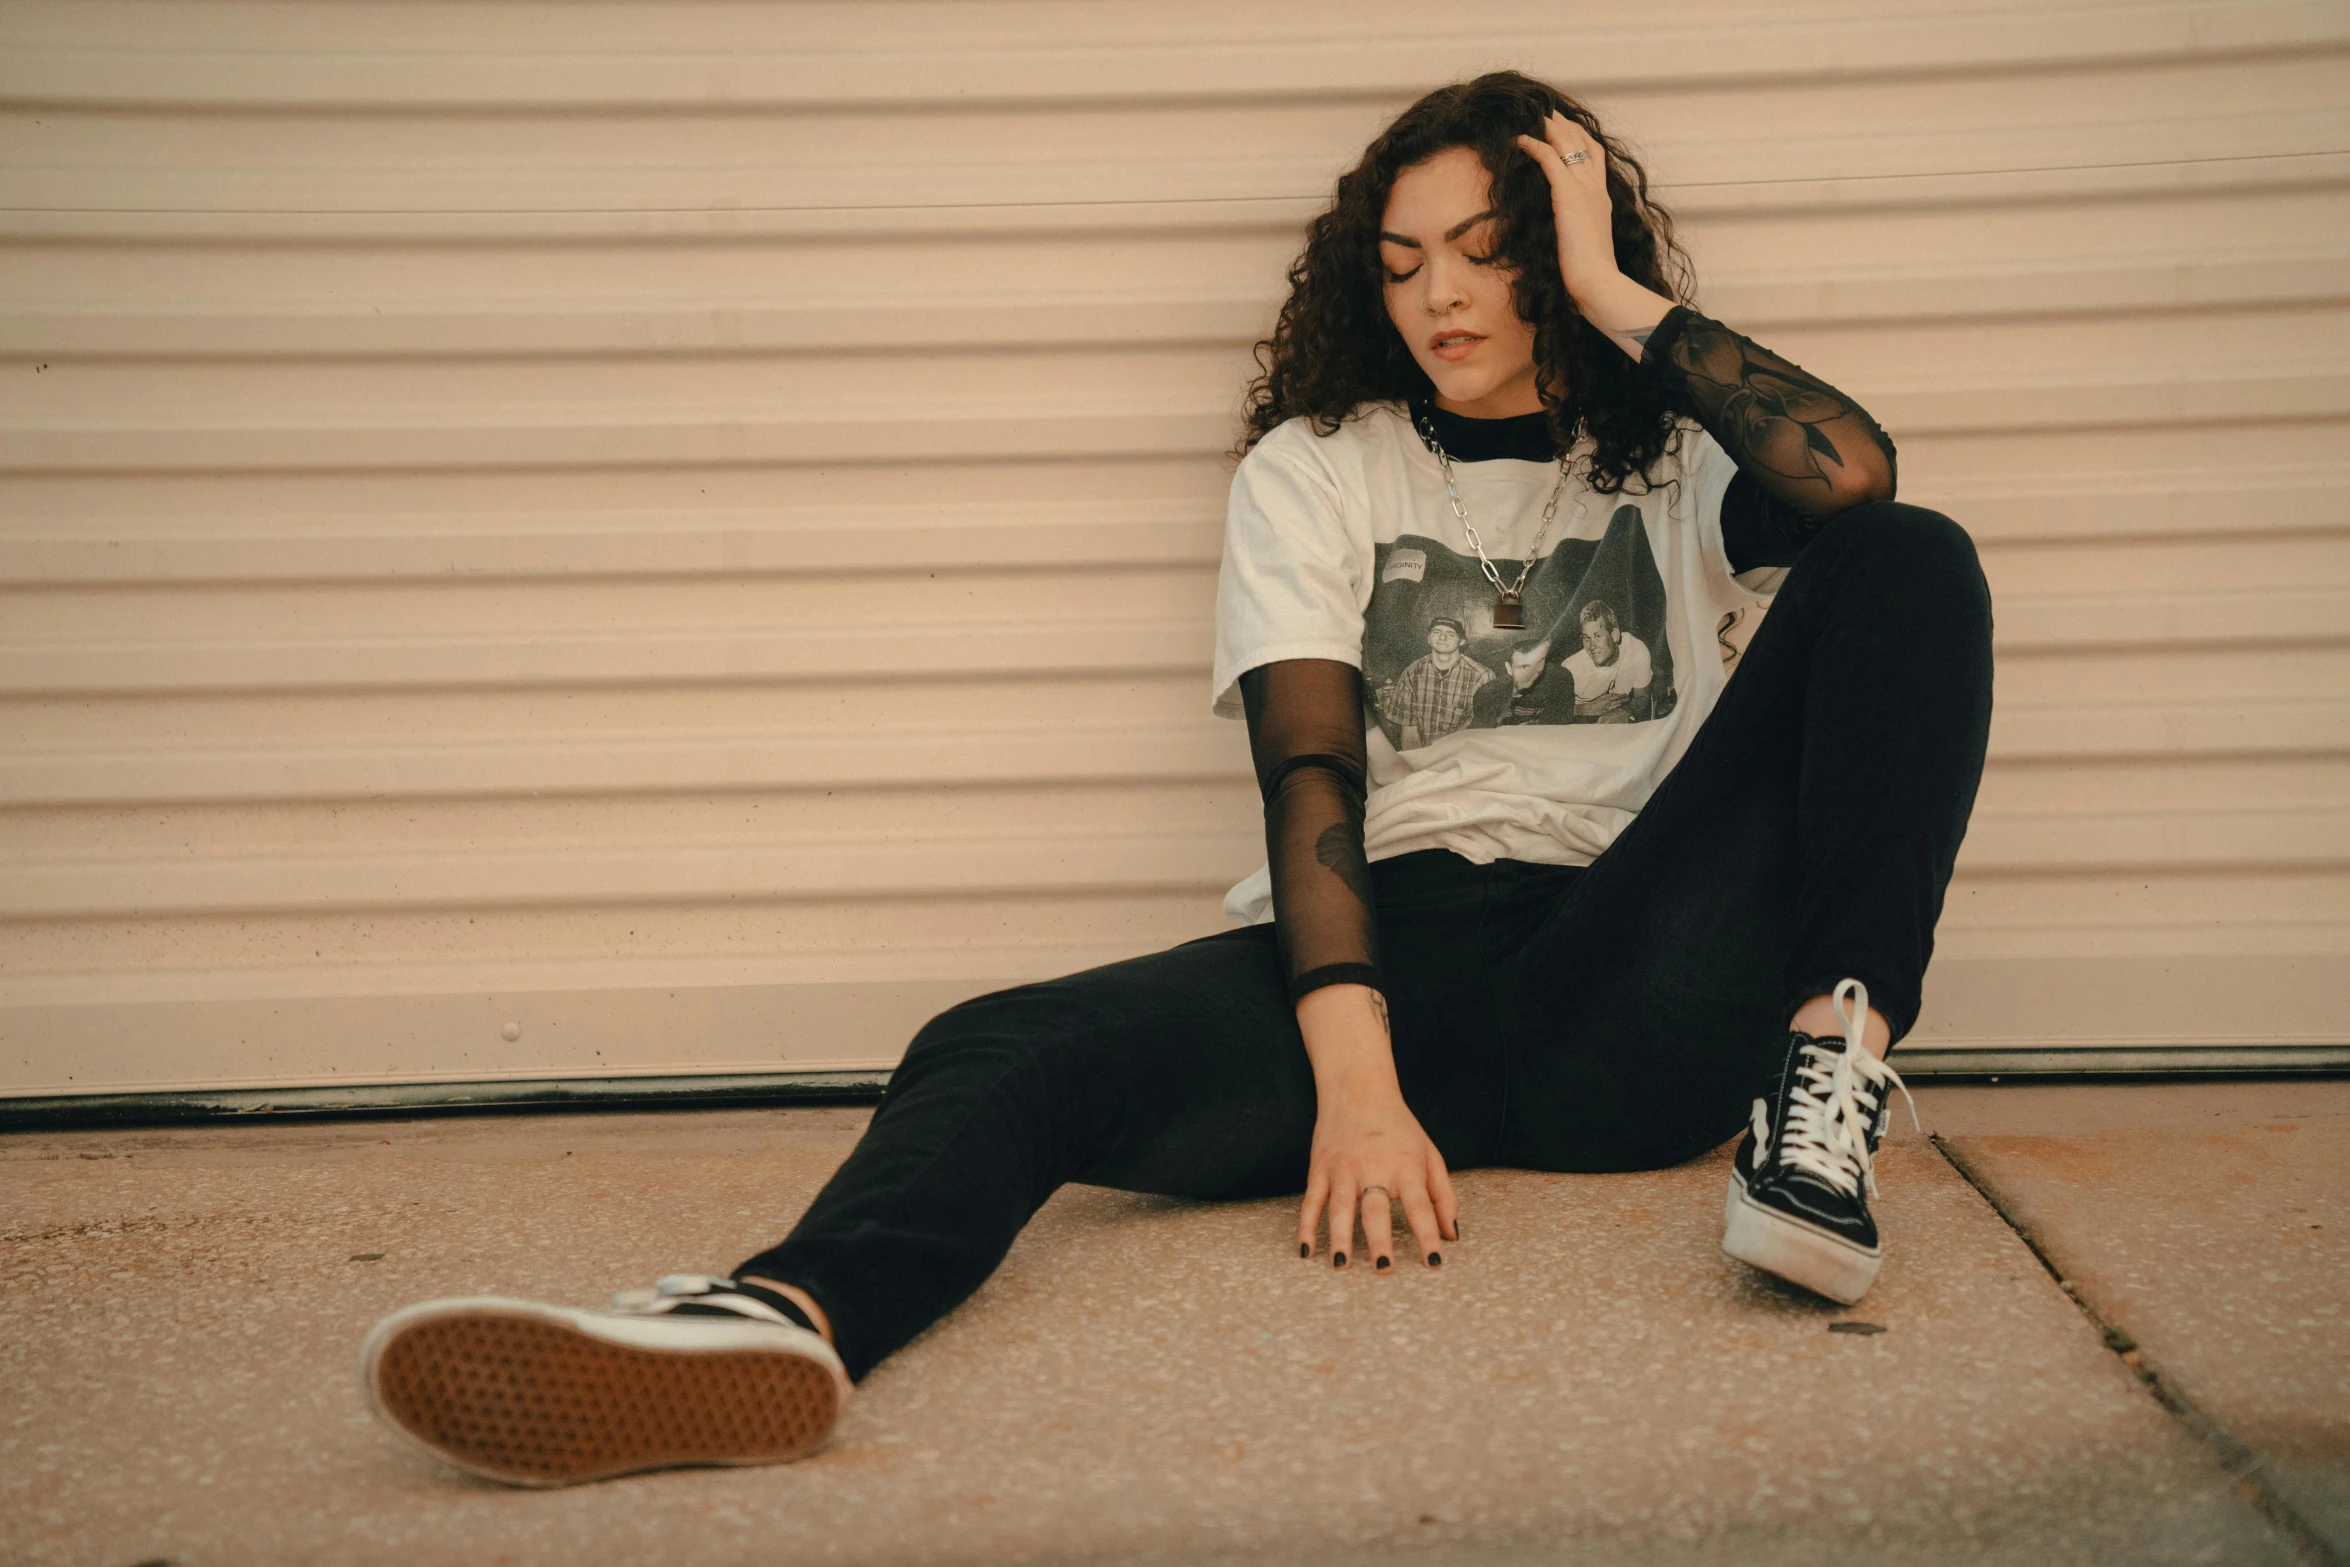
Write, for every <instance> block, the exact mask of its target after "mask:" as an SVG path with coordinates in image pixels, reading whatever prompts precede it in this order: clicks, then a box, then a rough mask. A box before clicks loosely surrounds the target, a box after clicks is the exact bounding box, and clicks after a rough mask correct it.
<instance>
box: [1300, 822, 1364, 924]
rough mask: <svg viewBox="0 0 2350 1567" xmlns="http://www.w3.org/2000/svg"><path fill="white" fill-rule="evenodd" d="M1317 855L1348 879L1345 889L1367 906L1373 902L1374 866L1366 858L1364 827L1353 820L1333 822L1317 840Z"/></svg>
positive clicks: (1337, 874) (1318, 858)
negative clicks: (1372, 876)
mask: <svg viewBox="0 0 2350 1567" xmlns="http://www.w3.org/2000/svg"><path fill="white" fill-rule="evenodd" d="M1314 858H1315V860H1317V861H1318V862H1319V863H1320V864H1321V866H1322V868H1323V869H1324V870H1327V871H1329V872H1330V873H1331V874H1332V875H1334V876H1336V877H1337V878H1338V879H1339V880H1340V881H1342V882H1345V883H1346V890H1347V891H1349V892H1351V893H1353V894H1354V895H1355V900H1356V901H1357V902H1359V903H1360V904H1362V906H1363V907H1364V908H1366V909H1367V908H1370V907H1371V906H1372V898H1373V895H1372V892H1371V866H1370V862H1369V861H1367V860H1365V859H1364V858H1363V829H1362V828H1361V826H1360V825H1358V824H1357V823H1354V822H1332V823H1331V824H1330V825H1329V826H1327V827H1325V828H1323V829H1322V833H1321V836H1320V837H1318V838H1316V839H1315V840H1314Z"/></svg>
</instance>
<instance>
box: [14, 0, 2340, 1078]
mask: <svg viewBox="0 0 2350 1567" xmlns="http://www.w3.org/2000/svg"><path fill="white" fill-rule="evenodd" d="M1568 10H1571V11H1572V12H1573V16H1574V20H1575V23H1576V25H1575V26H1574V27H1573V28H1571V29H1570V28H1568V27H1566V26H1565V25H1563V24H1564V19H1565V17H1566V15H1567V13H1566V11H1562V9H1561V8H1560V7H1559V6H1558V5H1556V4H1555V3H1552V0H1543V3H1541V4H1526V3H1507V4H1487V5H1483V6H1480V7H1477V8H1476V9H1475V11H1474V12H1473V18H1474V26H1475V27H1476V29H1477V31H1476V32H1475V33H1474V34H1472V35H1466V36H1453V37H1451V38H1449V39H1448V40H1447V41H1444V42H1442V43H1430V42H1425V41H1423V39H1424V37H1425V35H1426V34H1427V32H1428V28H1427V25H1426V23H1427V19H1428V13H1427V11H1426V8H1425V7H1424V6H1421V5H1417V4H1395V3H1385V0H1382V3H1376V4H1365V3H1360V0H1356V3H1348V4H1338V3H1336V0H1321V3H1313V4H1303V3H1300V4H1274V5H1265V4H1261V3H1258V4H1238V3H1232V4H1224V3H1215V4H1188V3H1187V4H1185V5H1181V6H1166V5H1157V4H1140V3H1135V4H1126V3H1089V4H1077V3H1069V0H1029V3H994V0H969V3H881V4H847V3H836V4H818V3H811V4H759V5H753V4H693V3H676V4H656V3H651V0H641V3H606V4H587V3H583V4H578V5H565V6H546V5H540V4H533V3H524V0H515V3H504V4H500V3H485V4H457V3H448V4H427V3H401V4H376V3H343V0H311V3H241V0H135V3H117V0H12V3H11V4H9V5H8V6H7V7H6V8H5V9H4V10H0V28H4V29H5V33H6V39H5V43H6V52H5V56H4V57H0V72H4V73H5V74H4V79H0V96H4V98H5V104H4V106H0V115H4V123H5V126H6V148H7V151H6V154H5V157H6V167H5V169H4V171H0V209H4V210H0V334H4V339H5V340H4V341H0V364H4V369H5V377H6V388H7V389H6V392H5V394H4V401H0V499H4V502H5V505H4V507H0V510H4V512H5V520H4V522H0V530H4V531H0V572H4V575H5V590H4V592H5V598H4V601H0V602H4V604H5V613H4V615H0V704H4V706H5V727H4V730H0V732H4V733H5V735H6V739H7V744H6V750H5V754H4V755H0V812H4V820H5V831H6V835H7V837H6V843H7V867H6V871H5V880H4V882H0V900H4V901H0V942H4V943H5V950H4V962H5V968H4V970H0V974H4V976H5V979H4V982H5V984H6V987H7V995H6V998H5V1006H4V1007H0V1030H4V1037H0V1094H5V1095H10V1096H17V1097H25V1096H43V1095H56V1094H112V1093H126V1092H153V1091H165V1090H185V1089H203V1090H216V1089H226V1088H269V1087H280V1086H292V1085H321V1084H364V1083H429V1082H456V1081H474V1082H478V1081H489V1080H499V1079H507V1080H511V1079H550V1078H610V1077H665V1076H687V1075H706V1074H739V1073H773V1072H793V1071H821V1070H827V1069H833V1070H870V1069H874V1068H879V1067H884V1066H886V1065H887V1064H888V1063H889V1062H890V1061H891V1060H892V1059H893V1058H894V1056H895V1054H896V1052H897V1050H898V1049H899V1047H900V1045H901V1044H902V1042H903V1040H904V1038H905V1036H906V1034H907V1032H908V1031H909V1030H910V1028H911V1027H912V1026H913V1025H914V1024H916V1023H917V1022H918V1021H919V1020H920V1019H921V1018H922V1017H923V1016H925V1015H927V1014H928V1013H929V1012H930V1011H932V1010H935V1009H936V1008H937V1007H938V1006H940V1005H941V1004H943V1003H945V1002H947V1001H949V1000H951V999H953V998H955V997H957V996H959V995H963V994H967V993H970V992H973V991H976V990H978V989H982V988H986V987H990V986H993V985H995V984H997V983H999V982H1001V981H1005V980H1009V979H1014V978H1024V977H1031V976H1035V975H1040V974H1044V973H1048V972H1053V971H1058V970H1065V969H1068V968H1071V967H1074V966H1078V965H1082V964H1087V963H1091V962H1095V961H1099V960H1104V959H1108V958H1112V957H1116V956H1122V955H1126V954H1129V953H1132V952H1136V951H1139V950H1143V949H1147V948H1150V947H1154V946H1158V945H1163V944H1166V943H1169V942H1171V941H1174V940H1177V939H1180V938H1183V937H1187V936H1190V935H1194V934H1198V933H1201V932H1204V931H1207V930H1210V929H1213V928H1216V926H1217V925H1218V924H1219V923H1220V920H1219V916H1218V914H1217V911H1216V905H1217V898H1218V894H1219V893H1220V891H1221V889H1222V888H1223V886H1224V885H1225V884H1226V883H1227V882H1229V881H1230V880H1232V879H1234V878H1235V877H1237V876H1238V875H1239V874H1241V873H1242V872H1244V871H1246V870H1247V869H1248V868H1249V867H1250V866H1252V865H1253V864H1254V863H1255V861H1256V858H1257V854H1258V844H1257V825H1256V815H1255V801H1254V795H1253V790H1252V788H1251V786H1250V782H1249V779H1248V775H1247V769H1246V762H1245V752H1244V746H1243V742H1242V737H1241V735H1240V732H1239V730H1238V728H1237V726H1225V727H1218V726H1216V725H1213V724H1212V723H1211V722H1210V720H1208V719H1207V718H1206V717H1205V716H1204V711H1205V706H1206V699H1207V694H1208V693H1207V691H1206V656H1207V649H1208V630H1207V620H1208V609H1209V602H1210V592H1211V587H1212V582H1213V575H1214V568H1215V556H1216V550H1217V540H1218V530H1219V523H1220V517H1221V509H1222V494H1223V489H1224V485H1225V482H1226V474H1227V469H1226V465H1225V462H1224V460H1223V458H1222V456H1221V452H1222V449H1223V448H1224V447H1225V446H1226V445H1227V444H1228V442H1229V440H1230V437H1231V434H1232V429H1233V416H1234V409H1235V407H1236V401H1237V391H1238V387H1239V384H1240V382H1241V380H1242V378H1243V377H1244V375H1245V373H1246V367H1247V363H1248V353H1247V347H1248V344H1249V342H1250V341H1251V340H1252V339H1253V338H1254V337H1255V336H1257V335H1258V334H1260V333H1261V332H1262V331H1263V330H1264V329H1265V327H1266V325H1267V324H1268V323H1269V321H1270V318H1271V311H1272V307H1273V305H1274V303H1275V301H1276V300H1277V298H1278V291H1279V287H1280V275H1281V270H1282V267H1283V266H1284V264H1285V263H1286V261H1287V260H1288V258H1289V256H1290V254H1291V252H1292V251H1293V249H1294V247H1295V243H1296V238H1297V234H1298V231H1299V228H1300V225H1301V224H1302V222H1303V220H1304V219H1305V218H1306V216H1307V215H1308V214H1309V213H1310V212H1311V211H1312V210H1314V208H1315V206H1316V205H1317V203H1318V202H1319V200H1320V199H1321V198H1322V196H1323V194H1324V193H1325V192H1326V191H1327V189H1328V187H1329V184H1330V181H1331V179H1332V176H1333V175H1334V174H1335V172H1336V171H1337V170H1338V169H1339V168H1340V167H1342V166H1343V165H1344V164H1345V163H1347V162H1349V161H1350V160H1351V158H1352V157H1353V155H1354V154H1355V153H1356V152H1357V151H1358V150H1359V148H1360V147H1361V145H1362V143H1363V142H1364V141H1365V140H1366V139H1367V138H1368V136H1369V135H1370V134H1371V133H1372V132H1373V131H1374V130H1375V129H1376V128H1377V127H1378V126H1379V125H1380V124H1381V123H1382V122H1383V121H1384V119H1385V118H1386V117H1388V116H1389V115H1391V114H1392V113H1393V112H1394V110H1395V109H1396V108H1398V107H1400V106H1401V105H1402V104H1403V103H1404V102H1406V101H1408V100H1409V99H1410V98H1411V97H1412V96H1414V95H1415V94H1416V92H1417V91H1419V90H1420V89H1422V88H1424V87H1426V86H1428V85H1432V84H1434V83H1435V82H1437V81H1439V80H1443V79H1446V78H1448V77H1451V76H1455V75H1459V74H1465V73H1468V72H1471V71H1474V70H1477V69H1481V68H1485V67H1488V66H1492V65H1501V64H1509V65H1517V66H1521V67H1523V68H1526V69H1530V70H1534V71H1537V72H1539V73H1543V74H1546V75H1549V76H1551V77H1553V78H1554V79H1556V80H1559V81H1561V82H1562V83H1565V84H1567V85H1569V86H1570V87H1571V88H1574V89H1577V90H1580V91H1582V92H1584V93H1585V95H1586V96H1588V97H1589V98H1591V99H1592V100H1593V101H1594V103H1595V104H1596V105H1597V106H1598V107H1600V108H1601V109H1602V111H1603V112H1605V113H1606V114H1608V115H1609V116H1610V117H1611V119H1612V120H1613V122H1614V123H1615V124H1616V125H1617V126H1618V127H1620V128H1621V129H1622V130H1623V131H1625V132H1627V133H1629V135H1630V136H1631V137H1632V138H1633V139H1634V140H1635V141H1636V142H1637V143H1638V144H1639V145H1640V146H1641V147H1642V148H1643V149H1644V150H1645V152H1646V154H1647V156H1648V159H1649V166H1650V168H1651V170H1652V171H1653V172H1654V173H1656V174H1657V175H1658V176H1659V177H1660V178H1661V180H1662V182H1663V184H1664V187H1665V192H1666V195H1667V197H1668V199H1669V200H1670V201H1671V203H1672V204H1673V205H1674V206H1675V208H1676V209H1677V210H1678V212H1679V213H1680V214H1681V216H1682V218H1683V220H1684V222H1685V224H1686V228H1687V233H1688V236H1689V238H1690V240H1691V242H1692V246H1693V248H1694V250H1695V251H1696V253H1697V258H1698V262H1699V266H1700V275H1701V281H1702V287H1703V296H1702V297H1703V301H1704V303H1705V304H1706V306H1707V307H1708V308H1709V309H1710V310H1711V311H1712V312H1713V313H1714V314H1717V315H1720V316H1722V317H1724V318H1726V319H1728V320H1730V321H1732V322H1733V323H1735V324H1737V325H1739V326H1741V327H1743V328H1745V329H1747V330H1749V331H1750V332H1752V333H1753V334H1754V335H1755V336H1757V337H1758V338H1760V339H1762V340H1763V341H1765V342H1767V343H1769V344H1770V345H1771V346H1772V347H1774V348H1776V349H1779V350H1781V351H1783V352H1785V353H1787V354H1789V355H1791V356H1792V357H1794V358H1796V359H1798V360H1799V361H1801V362H1802V363H1804V364H1806V365H1807V366H1809V367H1811V368H1812V369H1814V370H1816V371H1819V372H1820V373H1822V374H1824V375H1826V376H1828V377H1829V378H1831V379H1832V380H1834V381H1835V382H1837V383H1838V384H1840V385H1842V386H1845V387H1846V388H1848V389H1850V390H1852V391H1853V392H1854V393H1856V394H1857V395H1859V396H1860V397H1861V398H1863V399H1864V400H1865V401H1866V403H1867V404H1868V406H1869V407H1870V408H1871V409H1872V410H1874V411H1875V412H1877V413H1878V414H1879V415H1880V416H1881V417H1882V418H1883V419H1884V421H1885V423H1886V424H1887V425H1888V426H1889V427H1890V428H1891V429H1892V430H1893V431H1894V433H1895V434H1896V436H1897V437H1898V438H1899V440H1900V442H1901V448H1902V477H1903V483H1904V496H1905V498H1907V499H1913V500H1917V501H1920V502H1923V503H1927V504H1933V505H1938V506H1941V507H1943V508H1944V509H1947V510H1949V511H1951V512H1952V513H1953V514H1955V515H1956V516H1958V517H1959V518H1960V519H1961V520H1962V521H1964V522H1965V523H1966V524H1967V525H1968V526H1969V527H1970V528H1971V529H1972V530H1973V532H1974V534H1975V536H1976V538H1977V539H1978V540H1979V541H1980V543H1981V545H1982V547H1983V553H1984V558H1985V561H1986V564H1987V566H1988V569H1989V571H1990V573H1991V577H1992V580H1993V584H1994V587H1995V590H1996V592H1997V594H1998V617H1999V657H2000V670H1999V716H1998V720H1997V724H1996V728H1995V731H1994V736H1993V754H1992V765H1991V770H1990V774H1989V776H1988V778H1987V780H1986V783H1985V787H1984V791H1983V796H1982V805H1981V810H1980V812H1979V814H1978V816H1977V818H1976V822H1975V827H1974V831H1973V834H1972V836H1971V838H1970V840H1969V842H1968V845H1967V851H1966V855H1965V859H1964V861H1963V863H1962V868H1961V877H1960V881H1959V883H1958V885H1957V886H1956V887H1955V888H1954V890H1953V897H1952V902H1951V907H1950V913H1949V916H1948V918H1947V919H1946V921H1945V923H1944V935H1943V946H1942V956H1941V957H1940V958H1939V960H1938V961H1937V964H1936V967H1935V969H1934V972H1933V974H1932V976H1931V977H1930V980H1929V997H1928V1013H1927V1018H1926V1021H1925V1023H1924V1024H1923V1025H1922V1027H1921V1031H1920V1033H1919V1035H1918V1036H1917V1037H1916V1038H1915V1040H1914V1042H1913V1043H1912V1044H1911V1045H1910V1046H1908V1047H1906V1055H1907V1060H1908V1064H1909V1065H1910V1066H1912V1067H1913V1068H1920V1067H1937V1066H1939V1067H1945V1068H1949V1067H1963V1066H1969V1065H1971V1066H1973V1067H1976V1068H1979V1069H1985V1070H1990V1069H1997V1070H2025V1069H2031V1068H2034V1067H2041V1068H2045V1067H2048V1066H2052V1065H2053V1066H2065V1065H2072V1066H2079V1065H2084V1064H2086V1065H2095V1066H2100V1067H2111V1066H2124V1067H2126V1066H2133V1065H2174V1066H2175V1065H2180V1064H2206V1065H2208V1064H2212V1063H2214V1062H2220V1063H2230V1064H2238V1065H2290V1064H2303V1065H2306V1064H2318V1063H2322V1062H2327V1061H2331V1062H2336V1063H2340V1062H2344V1061H2350V1049H2345V1045H2346V1043H2350V1024H2346V1022H2345V1014H2346V1013H2350V1001H2346V989H2350V987H2346V984H2345V974H2346V973H2350V961H2346V958H2350V875H2346V872H2350V629H2346V628H2350V483H2346V482H2345V481H2346V479H2350V445H2346V443H2345V440H2344V432H2345V415H2346V414H2350V375H2346V374H2345V372H2344V370H2343V365H2344V364H2345V362H2346V359H2350V355H2346V352H2345V351H2346V350H2350V202H2345V199H2344V198H2345V194H2346V188H2350V69H2346V66H2350V7H2345V6H2343V5H2341V4H2338V3H2324V4H2304V3H2262V0H2236V3H2226V4H2199V5H2198V4H2185V5H2181V4H2140V5H2129V6H2104V7H2091V8H2081V9H2068V8H2062V7H2058V8H2051V7H2048V6H2044V5H2031V6H2024V5H2009V6H2005V7H2001V8H1994V9H1989V10H1966V11H1959V10H1957V9H1956V8H1954V7H1950V6H1936V5H1927V4H1917V3H1910V4H1887V3H1885V0H1866V3H1835V0H1829V3H1822V4H1813V5H1810V6H1808V7H1806V8H1805V10H1804V13H1803V14H1802V15H1800V16H1791V15H1790V8H1789V7H1788V6H1786V5H1783V4H1772V5H1768V6H1764V5H1759V4H1756V5H1748V6H1743V7H1738V6H1722V7H1708V8H1705V9H1702V10H1700V9H1697V8H1685V9H1678V10H1671V11H1669V12H1660V11H1659V9H1658V8H1657V7H1655V6H1653V5H1642V6H1638V7H1635V6H1630V5H1622V4H1615V5H1606V6H1580V7H1573V8H1568ZM1390 39H1394V40H1405V41H1403V42H1386V41H1384V40H1390Z"/></svg>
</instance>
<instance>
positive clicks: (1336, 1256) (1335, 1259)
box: [1330, 1251, 1346, 1268]
mask: <svg viewBox="0 0 2350 1567" xmlns="http://www.w3.org/2000/svg"><path fill="white" fill-rule="evenodd" d="M1330 1266H1332V1267H1333V1268H1343V1267H1345V1266H1346V1253H1345V1252H1342V1251H1334V1252H1332V1253H1331V1254H1330Z"/></svg>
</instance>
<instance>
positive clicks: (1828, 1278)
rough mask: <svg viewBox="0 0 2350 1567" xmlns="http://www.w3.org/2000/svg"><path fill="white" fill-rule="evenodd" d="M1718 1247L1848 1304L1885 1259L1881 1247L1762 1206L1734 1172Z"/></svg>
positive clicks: (1866, 1287)
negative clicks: (1874, 1248) (1867, 1246)
mask: <svg viewBox="0 0 2350 1567" xmlns="http://www.w3.org/2000/svg"><path fill="white" fill-rule="evenodd" d="M1722 1250H1724V1251H1726V1252H1728V1253H1729V1254H1730V1255H1731V1256H1733V1257H1735V1258H1737V1259H1738V1260H1739V1261H1740V1262H1744V1263H1749V1264H1751V1265H1752V1266H1754V1267H1757V1268H1760V1269H1762V1270H1763V1271H1764V1272H1765V1273H1771V1274H1776V1275H1777V1276H1778V1277H1780V1278H1782V1279H1785V1280H1786V1281H1787V1282H1788V1283H1790V1284H1797V1285H1801V1286H1802V1287H1803V1288H1805V1289H1807V1290H1810V1291H1811V1292H1812V1293H1813V1294H1815V1295H1825V1296H1826V1297H1827V1298H1828V1299H1830V1300H1832V1301H1836V1302H1838V1303H1839V1304H1841V1305H1846V1306H1849V1305H1852V1304H1853V1303H1854V1302H1855V1301H1858V1300H1859V1299H1860V1298H1861V1297H1862V1296H1863V1295H1866V1294H1867V1293H1868V1292H1869V1286H1870V1285H1872V1284H1874V1283H1876V1282H1877V1270H1878V1268H1880V1267H1882V1266H1883V1265H1884V1261H1885V1254H1884V1253H1883V1252H1882V1251H1873V1252H1872V1251H1866V1250H1863V1249H1862V1248H1861V1247H1858V1246H1855V1245H1853V1244H1852V1242H1850V1241H1848V1240H1845V1239H1844V1238H1843V1237H1842V1236H1839V1235H1829V1234H1826V1233H1824V1232H1822V1231H1819V1230H1815V1229H1813V1228H1812V1227H1811V1226H1810V1225H1808V1224H1800V1223H1797V1222H1796V1221H1795V1220H1793V1219H1790V1218H1788V1217H1787V1216H1786V1215H1785V1214H1782V1213H1780V1212H1778V1211H1777V1210H1775V1209H1772V1208H1767V1207H1765V1206H1763V1205H1762V1204H1761V1203H1758V1202H1756V1201H1755V1200H1754V1199H1753V1198H1751V1197H1749V1196H1747V1195H1746V1188H1745V1187H1744V1186H1743V1185H1741V1184H1740V1183H1739V1181H1738V1178H1737V1177H1736V1176H1732V1177H1731V1178H1730V1197H1729V1201H1728V1203H1727V1204H1726V1205H1725V1207H1724V1210H1723V1214H1722Z"/></svg>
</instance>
